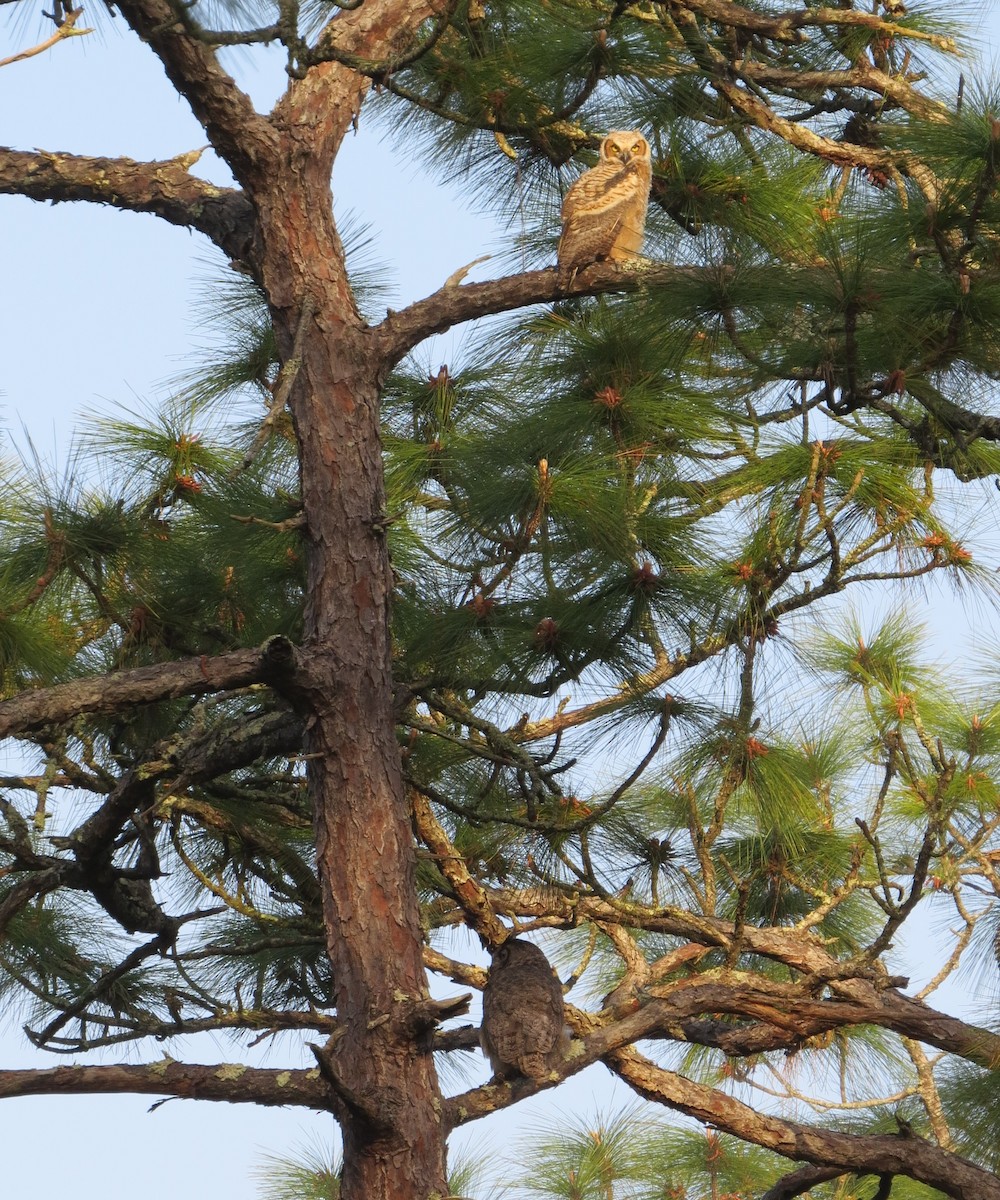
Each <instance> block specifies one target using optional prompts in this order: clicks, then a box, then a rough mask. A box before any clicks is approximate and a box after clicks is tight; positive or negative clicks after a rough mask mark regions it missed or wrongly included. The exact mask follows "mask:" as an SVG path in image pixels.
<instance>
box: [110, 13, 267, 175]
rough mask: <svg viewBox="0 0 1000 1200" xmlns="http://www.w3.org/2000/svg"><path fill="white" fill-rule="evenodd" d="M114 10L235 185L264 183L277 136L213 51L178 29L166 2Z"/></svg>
mask: <svg viewBox="0 0 1000 1200" xmlns="http://www.w3.org/2000/svg"><path fill="white" fill-rule="evenodd" d="M117 8H118V9H119V11H120V12H121V14H122V16H123V17H124V18H125V20H126V21H128V23H129V25H130V26H131V27H132V28H133V29H134V30H135V32H136V33H137V34H138V35H139V37H140V38H141V39H142V40H143V41H144V42H146V43H147V44H148V45H149V46H150V47H151V48H152V50H153V52H154V54H156V56H157V58H159V60H160V62H161V63H162V64H163V68H164V70H165V71H166V73H167V76H168V78H169V79H170V82H171V83H172V84H173V85H174V87H175V88H176V89H177V91H178V92H179V93H180V94H181V95H182V96H183V97H184V98H185V100H187V102H188V104H189V105H190V106H191V111H192V112H193V113H194V115H195V117H196V118H197V119H198V121H200V122H201V125H202V126H203V128H204V129H205V132H206V133H207V134H208V138H209V141H210V142H211V143H212V145H213V146H214V147H215V150H216V152H217V153H218V154H219V156H220V157H221V158H222V159H224V160H225V161H226V162H227V163H228V164H229V166H230V167H231V169H232V172H233V174H234V175H235V176H236V178H237V179H238V180H239V181H240V183H241V184H243V185H244V186H246V185H247V183H248V182H249V181H256V182H259V181H262V180H264V179H266V178H267V175H268V172H269V171H270V170H271V169H272V168H273V167H274V166H275V163H276V160H277V157H278V139H277V136H276V134H275V131H274V129H273V128H272V127H271V124H270V122H269V121H268V120H267V118H266V117H262V116H261V115H260V114H259V113H258V112H257V111H256V110H255V109H254V106H253V104H252V102H251V100H250V97H249V96H247V95H246V93H245V92H242V91H241V90H240V89H239V88H238V87H237V86H236V83H235V81H234V80H233V78H232V77H231V76H230V75H228V74H227V73H226V72H225V71H224V70H223V69H222V66H221V64H220V63H219V59H218V57H217V55H216V53H215V51H214V50H213V49H212V48H211V47H210V46H208V45H206V44H205V43H204V42H203V41H201V40H199V39H198V38H196V37H194V36H192V35H191V34H190V33H188V32H187V31H186V30H185V29H184V26H183V24H182V23H181V21H180V20H179V18H178V13H177V9H176V8H175V7H174V6H173V5H172V4H170V3H169V2H168V0H119V2H118V3H117Z"/></svg>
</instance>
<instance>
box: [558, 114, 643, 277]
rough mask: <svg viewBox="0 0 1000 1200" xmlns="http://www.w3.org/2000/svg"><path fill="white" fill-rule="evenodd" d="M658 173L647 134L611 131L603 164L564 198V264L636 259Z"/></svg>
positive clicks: (604, 145)
mask: <svg viewBox="0 0 1000 1200" xmlns="http://www.w3.org/2000/svg"><path fill="white" fill-rule="evenodd" d="M652 178H653V167H652V159H651V155H650V151H649V143H648V142H647V141H646V139H645V138H644V137H643V136H642V134H641V133H639V132H638V131H637V130H625V131H616V132H614V133H609V134H608V136H607V137H606V138H605V139H604V141H603V142H601V157H600V161H599V162H598V164H597V166H596V167H592V168H591V169H590V170H589V171H584V173H583V174H582V175H581V176H580V178H579V179H578V180H577V181H576V182H575V183H574V184H573V186H572V187H571V188H570V189H569V191H568V192H567V193H566V198H565V199H564V200H563V206H562V236H561V237H560V238H559V250H558V254H557V257H558V259H559V267H560V269H561V270H563V271H571V270H577V269H579V268H580V267H582V266H585V265H587V264H588V263H592V262H597V261H598V260H600V259H610V260H612V261H614V262H624V261H627V260H628V259H631V258H635V257H636V255H637V254H638V252H639V250H640V248H641V247H642V239H643V234H644V232H645V228H646V207H647V205H648V204H649V187H650V183H651V182H652Z"/></svg>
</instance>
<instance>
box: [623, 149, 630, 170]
mask: <svg viewBox="0 0 1000 1200" xmlns="http://www.w3.org/2000/svg"><path fill="white" fill-rule="evenodd" d="M631 161H632V151H631V150H626V151H625V153H624V154H623V155H622V162H623V163H624V164H625V166H626V167H627V166H628V165H629V163H630V162H631Z"/></svg>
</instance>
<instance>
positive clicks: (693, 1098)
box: [605, 1050, 1000, 1200]
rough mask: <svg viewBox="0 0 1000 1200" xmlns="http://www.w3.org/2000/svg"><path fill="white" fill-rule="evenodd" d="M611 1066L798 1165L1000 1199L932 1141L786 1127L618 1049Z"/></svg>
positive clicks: (653, 1095)
mask: <svg viewBox="0 0 1000 1200" xmlns="http://www.w3.org/2000/svg"><path fill="white" fill-rule="evenodd" d="M605 1061H606V1062H607V1064H608V1066H609V1067H610V1068H611V1069H612V1070H613V1071H614V1072H615V1074H616V1075H618V1076H619V1077H620V1078H621V1079H623V1080H624V1081H625V1082H626V1083H627V1084H628V1085H629V1086H630V1087H631V1088H633V1089H634V1090H635V1091H636V1092H638V1093H639V1095H640V1096H643V1097H644V1098H645V1099H647V1100H652V1101H653V1102H655V1103H657V1104H664V1105H667V1106H668V1107H669V1108H672V1109H674V1110H675V1111H677V1112H682V1113H686V1114H687V1115H688V1116H691V1117H695V1118H696V1119H697V1120H699V1121H703V1122H705V1123H706V1124H707V1125H711V1126H714V1127H715V1128H716V1129H721V1130H723V1131H724V1132H726V1133H731V1134H733V1135H735V1136H736V1137H738V1138H741V1139H742V1140H743V1141H748V1142H752V1143H754V1144H755V1145H758V1146H763V1147H765V1148H766V1149H768V1150H773V1151H774V1152H775V1153H776V1154H781V1155H783V1156H784V1157H785V1158H790V1159H792V1160H794V1161H804V1162H810V1163H815V1164H816V1165H817V1166H829V1167H841V1168H842V1169H846V1170H849V1171H852V1172H857V1173H863V1174H876V1175H905V1176H907V1177H908V1178H910V1179H917V1180H919V1181H920V1182H921V1183H926V1184H929V1185H930V1186H931V1187H936V1188H939V1189H940V1190H941V1191H942V1192H944V1193H945V1194H946V1195H948V1196H954V1197H955V1198H956V1200H1000V1179H998V1178H997V1176H996V1175H994V1174H993V1173H992V1172H990V1171H985V1170H983V1168H982V1167H977V1166H976V1165H975V1164H974V1163H971V1162H969V1161H968V1159H964V1158H959V1156H958V1155H957V1154H951V1153H949V1152H948V1151H947V1150H942V1149H941V1147H940V1146H935V1145H934V1144H933V1143H932V1142H925V1141H923V1140H922V1139H921V1138H902V1137H896V1136H893V1135H877V1136H856V1135H853V1134H848V1133H835V1132H833V1131H831V1130H828V1129H822V1128H819V1127H817V1126H812V1125H800V1124H798V1123H797V1122H795V1121H784V1120H782V1119H781V1118H780V1117H777V1116H772V1115H770V1114H767V1113H761V1112H758V1111H757V1110H756V1109H753V1108H750V1107H749V1106H748V1105H746V1104H742V1103H740V1101H739V1100H735V1099H733V1097H731V1096H727V1095H726V1094H725V1093H724V1092H721V1091H718V1090H716V1089H715V1088H711V1087H707V1086H705V1085H704V1084H701V1083H694V1082H693V1081H692V1080H690V1079H686V1078H684V1076H682V1075H677V1074H675V1073H674V1072H673V1071H667V1070H664V1069H663V1068H662V1067H657V1066H654V1065H653V1063H651V1062H650V1061H649V1060H648V1059H646V1058H643V1057H642V1055H640V1054H637V1053H636V1052H635V1051H634V1050H618V1051H615V1052H614V1053H612V1054H609V1055H608V1056H607V1058H606V1059H605Z"/></svg>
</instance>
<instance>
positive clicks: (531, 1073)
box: [479, 938, 564, 1079]
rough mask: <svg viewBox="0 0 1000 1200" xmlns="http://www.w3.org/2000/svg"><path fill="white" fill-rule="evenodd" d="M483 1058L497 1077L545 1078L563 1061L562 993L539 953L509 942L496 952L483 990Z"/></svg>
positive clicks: (512, 940) (514, 940)
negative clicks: (560, 1060) (485, 1058)
mask: <svg viewBox="0 0 1000 1200" xmlns="http://www.w3.org/2000/svg"><path fill="white" fill-rule="evenodd" d="M479 1038H480V1041H481V1043H482V1047H483V1053H484V1054H485V1055H486V1057H487V1058H488V1059H489V1060H490V1065H491V1066H492V1067H493V1073H494V1075H496V1076H498V1077H500V1078H504V1077H509V1076H511V1075H527V1076H528V1077H529V1078H531V1079H544V1078H545V1077H546V1075H548V1073H549V1071H550V1070H551V1069H552V1067H553V1066H554V1065H555V1063H556V1062H557V1061H558V1059H559V1057H560V1053H561V1050H562V1043H563V1039H564V1034H563V994H562V987H561V985H560V983H559V980H558V978H557V977H556V973H555V971H553V970H552V968H551V967H550V966H549V961H548V959H547V958H546V957H545V955H544V954H543V953H542V952H541V950H539V948H538V947H537V946H535V945H533V944H532V943H531V942H523V941H521V940H520V939H519V938H508V939H507V941H505V942H504V943H503V944H502V945H501V946H498V947H497V949H496V950H495V951H494V952H493V965H492V966H491V967H490V973H489V977H488V978H487V980H486V987H485V988H484V989H483V1024H482V1028H481V1029H480V1031H479Z"/></svg>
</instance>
